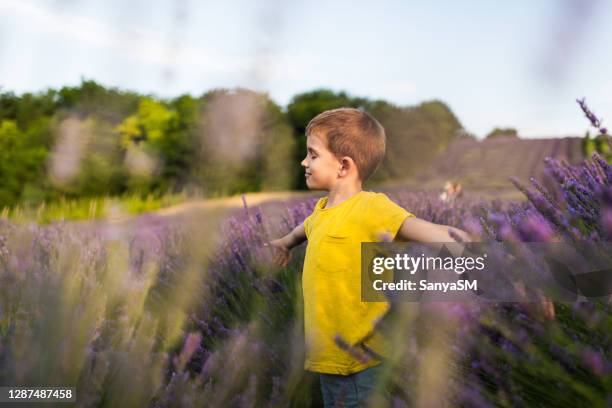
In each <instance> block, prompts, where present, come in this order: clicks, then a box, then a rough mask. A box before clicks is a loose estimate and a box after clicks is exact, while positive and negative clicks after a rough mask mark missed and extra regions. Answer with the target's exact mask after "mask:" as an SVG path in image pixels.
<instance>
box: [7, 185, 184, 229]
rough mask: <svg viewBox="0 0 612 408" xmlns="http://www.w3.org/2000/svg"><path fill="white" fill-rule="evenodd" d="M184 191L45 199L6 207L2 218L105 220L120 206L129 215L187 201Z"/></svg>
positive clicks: (49, 221)
mask: <svg viewBox="0 0 612 408" xmlns="http://www.w3.org/2000/svg"><path fill="white" fill-rule="evenodd" d="M187 199H188V196H187V194H186V193H185V192H181V193H178V194H165V195H162V196H154V195H153V194H148V195H147V196H145V197H142V196H141V195H139V194H130V195H124V196H116V197H110V196H103V197H86V198H75V199H66V198H64V197H62V198H60V199H59V200H57V201H53V202H43V203H41V204H39V205H28V204H23V205H17V206H15V207H4V208H3V209H2V211H0V219H9V220H11V221H13V222H37V223H39V224H49V223H51V222H53V221H60V220H92V219H103V218H106V217H107V216H109V215H110V214H111V212H112V211H113V210H114V209H117V208H119V209H120V211H121V212H123V213H127V214H130V215H135V214H141V213H145V212H149V211H154V210H157V209H160V208H164V207H169V206H172V205H176V204H180V203H183V202H185V201H187Z"/></svg>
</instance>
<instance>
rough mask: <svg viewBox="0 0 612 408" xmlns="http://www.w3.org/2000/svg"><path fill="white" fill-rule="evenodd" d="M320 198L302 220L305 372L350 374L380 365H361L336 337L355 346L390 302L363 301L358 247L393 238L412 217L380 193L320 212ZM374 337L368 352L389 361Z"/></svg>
mask: <svg viewBox="0 0 612 408" xmlns="http://www.w3.org/2000/svg"><path fill="white" fill-rule="evenodd" d="M326 204H327V197H323V198H321V199H319V201H318V202H317V205H316V206H315V208H314V210H313V212H312V214H311V215H309V216H308V217H307V218H306V219H305V220H304V229H305V231H306V237H307V238H308V246H307V247H306V256H305V258H304V272H303V274H302V290H303V293H304V332H305V345H306V359H305V362H304V368H305V369H306V370H309V371H314V372H319V373H328V374H342V375H349V374H352V373H356V372H359V371H361V370H364V369H366V368H368V367H371V366H374V365H378V364H380V361H378V360H377V359H375V358H371V359H370V360H369V361H367V362H365V363H363V362H361V361H360V360H359V359H357V358H355V357H354V356H353V355H352V354H350V353H349V352H347V351H345V350H344V349H342V348H341V347H340V346H339V345H337V343H336V341H335V340H334V338H335V336H336V335H340V336H341V338H342V339H343V340H344V341H346V342H347V343H348V344H349V345H352V346H353V345H356V344H357V343H358V342H359V341H360V340H362V339H363V338H364V337H365V336H366V335H367V334H368V333H370V332H371V331H372V329H373V327H374V323H375V321H376V319H378V318H380V317H381V316H382V315H384V313H385V312H386V311H387V310H388V309H389V303H388V302H362V301H361V242H380V241H383V235H381V234H385V233H386V234H389V236H390V239H393V237H395V235H396V234H397V231H398V230H399V228H400V227H401V225H402V223H403V222H404V220H405V219H406V218H407V217H414V215H413V214H411V213H409V212H408V211H406V210H405V209H403V208H402V207H400V206H399V205H397V204H395V203H394V202H393V201H391V200H390V199H389V198H388V197H387V196H386V195H385V194H383V193H375V192H371V191H360V192H359V193H357V194H355V195H354V196H352V197H351V198H349V199H348V200H345V201H343V202H341V203H340V204H338V205H335V206H333V207H330V208H323V207H325V205H326ZM381 337H382V336H380V335H378V336H377V335H376V334H375V335H373V336H372V337H370V338H369V340H367V341H364V343H363V344H365V345H366V346H367V347H369V348H371V349H372V350H373V351H375V352H376V353H378V354H380V355H382V356H388V350H386V349H385V348H386V346H385V343H384V339H382V338H381Z"/></svg>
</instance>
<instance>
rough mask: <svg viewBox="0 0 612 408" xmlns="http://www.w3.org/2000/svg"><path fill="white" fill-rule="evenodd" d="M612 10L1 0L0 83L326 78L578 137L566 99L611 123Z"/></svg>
mask: <svg viewBox="0 0 612 408" xmlns="http://www.w3.org/2000/svg"><path fill="white" fill-rule="evenodd" d="M374 4H375V6H374ZM610 16H612V1H606V0H538V1H529V0H515V1H488V0H472V1H467V0H430V1H427V2H425V1H416V0H414V1H409V0H404V1H390V0H388V1H385V0H381V1H379V2H375V3H373V2H371V1H367V2H366V1H359V0H353V1H333V0H327V1H325V0H308V1H281V0H259V1H249V0H226V1H202V0H146V1H145V0H131V1H125V0H122V1H119V0H104V1H102V0H98V1H91V0H84V1H77V0H62V1H58V0H48V1H42V0H0V91H3V92H6V91H12V92H15V93H17V94H21V93H23V92H38V91H42V90H45V89H47V88H60V87H62V86H76V85H78V84H79V83H80V81H81V78H85V79H93V80H95V81H97V82H99V83H101V84H103V85H105V86H113V87H119V88H121V89H125V90H132V91H137V92H141V93H144V94H150V95H155V96H159V97H175V96H178V95H181V94H184V93H190V94H192V95H194V96H199V95H201V94H203V93H204V92H206V91H208V90H211V89H214V88H219V87H229V88H233V87H237V86H241V87H248V88H251V89H255V90H259V91H263V92H267V93H268V94H269V96H270V97H271V98H272V99H273V100H274V101H275V102H277V103H278V104H280V105H281V106H283V107H285V106H286V105H287V104H288V103H289V102H290V100H291V98H292V97H293V96H294V95H296V94H298V93H301V92H307V91H311V90H314V89H317V88H329V89H332V90H335V91H340V90H343V91H346V92H347V93H349V94H350V95H353V96H361V97H368V98H372V99H385V100H387V101H389V102H391V103H394V104H396V105H400V106H413V105H416V104H419V103H421V102H424V101H428V100H432V99H438V100H441V101H443V102H445V103H446V104H447V105H448V106H449V107H450V108H451V109H452V110H453V112H454V113H455V114H456V115H457V117H458V118H459V120H460V122H461V123H462V125H463V126H464V128H465V129H466V130H467V131H468V132H471V133H473V134H475V135H476V136H477V137H479V138H482V137H484V136H485V135H486V134H487V133H488V132H489V131H491V130H492V129H493V128H495V127H514V128H516V129H517V130H518V132H519V135H520V136H521V137H528V138H536V137H537V138H541V137H563V136H584V134H585V132H586V131H587V130H589V123H588V121H587V120H586V118H585V117H584V116H583V114H582V112H581V111H580V109H579V107H578V104H577V103H576V101H575V100H576V98H582V97H585V98H586V101H587V104H588V105H589V106H590V108H591V110H593V111H594V112H595V114H596V115H597V116H598V117H602V118H603V119H604V121H603V124H604V126H605V125H608V127H610V126H609V125H610V123H612V75H610V74H609V73H612V52H610V51H608V50H606V46H607V44H610V43H612V24H610V19H609V17H610ZM608 120H609V121H610V122H608ZM593 133H594V131H593V130H591V134H593Z"/></svg>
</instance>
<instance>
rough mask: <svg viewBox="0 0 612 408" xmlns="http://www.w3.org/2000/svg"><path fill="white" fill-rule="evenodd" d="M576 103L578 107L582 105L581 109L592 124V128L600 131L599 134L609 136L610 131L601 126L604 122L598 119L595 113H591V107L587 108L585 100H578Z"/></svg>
mask: <svg viewBox="0 0 612 408" xmlns="http://www.w3.org/2000/svg"><path fill="white" fill-rule="evenodd" d="M576 102H578V105H580V109H582V112H584V115H585V116H586V117H587V119H589V121H590V122H591V126H593V127H594V128H595V129H597V130H599V132H600V133H601V134H602V135H605V134H607V133H608V129H606V128H605V127H603V126H601V123H602V120H600V119H599V118H597V116H595V114H594V113H593V112H591V110H590V109H589V107H588V106H587V104H586V102H585V98H582V99H576Z"/></svg>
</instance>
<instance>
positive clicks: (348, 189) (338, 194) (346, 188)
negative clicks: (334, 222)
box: [325, 183, 362, 208]
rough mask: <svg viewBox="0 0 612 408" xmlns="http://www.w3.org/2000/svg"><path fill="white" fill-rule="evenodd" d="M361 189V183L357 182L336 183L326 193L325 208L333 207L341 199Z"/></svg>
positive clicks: (347, 197) (344, 199)
mask: <svg viewBox="0 0 612 408" xmlns="http://www.w3.org/2000/svg"><path fill="white" fill-rule="evenodd" d="M360 191H362V190H361V183H359V184H344V185H342V184H341V185H337V186H335V187H334V188H332V189H331V190H329V194H328V195H327V203H326V204H325V208H329V207H334V206H336V205H338V204H340V203H342V202H343V201H346V200H348V199H349V198H351V197H352V196H354V195H355V194H357V193H359V192H360Z"/></svg>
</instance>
